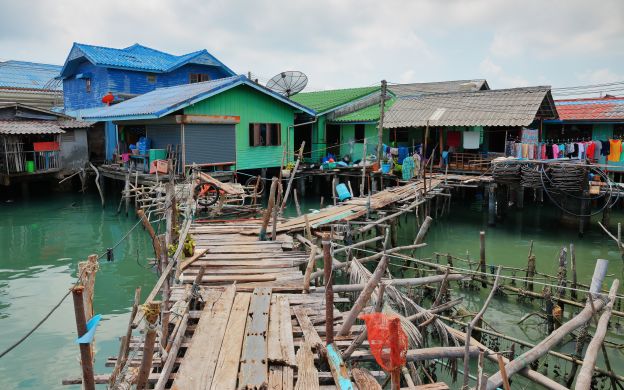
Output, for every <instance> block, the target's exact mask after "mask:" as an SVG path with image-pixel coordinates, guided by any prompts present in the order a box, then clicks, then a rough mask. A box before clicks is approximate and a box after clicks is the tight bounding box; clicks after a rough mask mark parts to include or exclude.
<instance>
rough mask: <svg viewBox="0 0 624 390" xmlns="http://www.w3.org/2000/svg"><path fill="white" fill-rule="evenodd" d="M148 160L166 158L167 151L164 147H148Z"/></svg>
mask: <svg viewBox="0 0 624 390" xmlns="http://www.w3.org/2000/svg"><path fill="white" fill-rule="evenodd" d="M149 159H150V161H156V160H166V159H167V151H166V150H165V149H150V150H149Z"/></svg>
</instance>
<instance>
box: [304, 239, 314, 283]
mask: <svg viewBox="0 0 624 390" xmlns="http://www.w3.org/2000/svg"><path fill="white" fill-rule="evenodd" d="M315 262H316V245H314V244H312V246H311V247H310V258H309V259H308V264H307V265H306V269H305V274H304V275H303V293H304V294H307V293H308V292H310V278H311V276H312V271H313V270H314V263H315Z"/></svg>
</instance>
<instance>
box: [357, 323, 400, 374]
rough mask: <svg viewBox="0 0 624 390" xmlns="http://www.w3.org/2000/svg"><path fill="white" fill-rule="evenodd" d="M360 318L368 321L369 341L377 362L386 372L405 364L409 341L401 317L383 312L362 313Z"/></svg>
mask: <svg viewBox="0 0 624 390" xmlns="http://www.w3.org/2000/svg"><path fill="white" fill-rule="evenodd" d="M359 318H360V319H361V320H364V322H365V323H366V329H367V331H368V343H369V344H370V349H371V353H372V354H373V356H374V357H375V360H376V361H377V364H379V365H380V366H381V367H382V368H383V369H384V370H385V371H386V372H389V371H393V370H395V369H398V368H400V367H402V366H404V365H405V355H406V352H407V347H408V341H407V335H406V334H405V332H404V331H403V328H402V327H401V321H400V320H399V318H398V317H393V316H388V315H386V314H383V313H370V314H362V315H360V316H359Z"/></svg>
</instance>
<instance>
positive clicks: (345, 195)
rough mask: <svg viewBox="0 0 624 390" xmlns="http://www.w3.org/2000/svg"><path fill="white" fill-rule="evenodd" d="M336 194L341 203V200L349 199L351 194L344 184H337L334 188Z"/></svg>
mask: <svg viewBox="0 0 624 390" xmlns="http://www.w3.org/2000/svg"><path fill="white" fill-rule="evenodd" d="M336 192H337V193H338V199H340V201H341V202H342V201H343V200H347V199H351V192H349V189H348V188H347V186H346V185H344V184H342V183H341V184H338V185H337V186H336Z"/></svg>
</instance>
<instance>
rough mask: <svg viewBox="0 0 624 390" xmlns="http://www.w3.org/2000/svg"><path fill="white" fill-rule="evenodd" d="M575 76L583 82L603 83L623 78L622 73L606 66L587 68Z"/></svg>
mask: <svg viewBox="0 0 624 390" xmlns="http://www.w3.org/2000/svg"><path fill="white" fill-rule="evenodd" d="M577 77H578V80H579V81H580V82H582V83H585V84H605V83H612V82H615V81H622V80H624V74H620V73H615V72H613V71H611V70H610V69H608V68H601V69H594V70H587V71H585V72H583V73H580V74H578V75H577Z"/></svg>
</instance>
